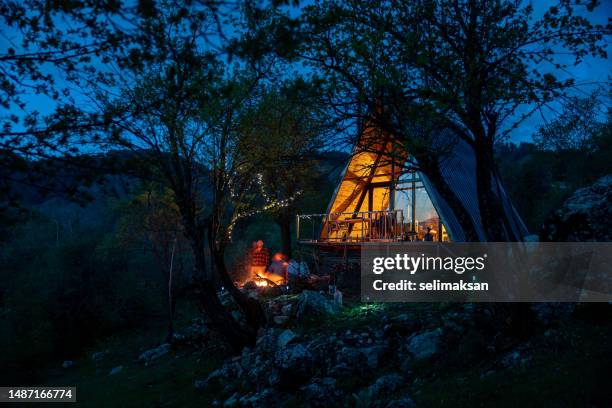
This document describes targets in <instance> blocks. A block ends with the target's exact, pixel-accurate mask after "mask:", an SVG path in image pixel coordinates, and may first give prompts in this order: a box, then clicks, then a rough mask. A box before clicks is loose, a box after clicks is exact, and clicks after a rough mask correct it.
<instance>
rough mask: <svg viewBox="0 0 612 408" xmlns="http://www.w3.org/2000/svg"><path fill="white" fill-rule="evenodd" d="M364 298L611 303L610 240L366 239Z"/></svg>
mask: <svg viewBox="0 0 612 408" xmlns="http://www.w3.org/2000/svg"><path fill="white" fill-rule="evenodd" d="M361 298H362V301H365V302H609V301H612V242H572V243H568V242H565V243H563V242H474V243H467V242H451V243H425V242H423V243H419V242H392V243H367V244H364V245H362V246H361Z"/></svg>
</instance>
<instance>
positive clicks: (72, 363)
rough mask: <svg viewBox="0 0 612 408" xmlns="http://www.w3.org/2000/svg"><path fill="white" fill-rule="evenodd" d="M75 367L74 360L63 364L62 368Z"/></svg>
mask: <svg viewBox="0 0 612 408" xmlns="http://www.w3.org/2000/svg"><path fill="white" fill-rule="evenodd" d="M73 365H74V361H72V360H66V361H64V362H63V363H62V367H63V368H70V367H72V366H73Z"/></svg>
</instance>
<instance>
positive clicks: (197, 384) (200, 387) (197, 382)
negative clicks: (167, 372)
mask: <svg viewBox="0 0 612 408" xmlns="http://www.w3.org/2000/svg"><path fill="white" fill-rule="evenodd" d="M206 385H208V383H207V382H206V380H195V381H194V382H193V387H194V388H195V389H196V390H203V389H204V388H206Z"/></svg>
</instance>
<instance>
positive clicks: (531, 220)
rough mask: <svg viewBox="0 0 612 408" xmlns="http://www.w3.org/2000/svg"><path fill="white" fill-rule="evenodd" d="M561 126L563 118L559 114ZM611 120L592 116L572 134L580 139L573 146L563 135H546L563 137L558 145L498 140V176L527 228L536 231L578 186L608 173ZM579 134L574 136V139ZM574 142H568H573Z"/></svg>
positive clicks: (611, 169)
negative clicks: (581, 129)
mask: <svg viewBox="0 0 612 408" xmlns="http://www.w3.org/2000/svg"><path fill="white" fill-rule="evenodd" d="M559 122H561V125H558V124H557V123H554V122H553V124H552V125H551V126H552V127H554V128H557V126H563V124H564V123H567V122H566V118H564V117H561V118H560V119H559ZM611 130H612V122H611V121H610V117H608V118H607V122H605V123H599V122H593V123H591V124H590V125H589V127H588V128H587V129H586V132H585V133H582V134H579V135H578V134H575V135H574V136H571V137H572V138H574V137H576V138H579V140H580V144H579V145H574V146H573V147H572V148H568V147H569V146H568V145H566V144H565V141H567V140H568V139H567V138H566V137H565V135H567V134H566V133H563V134H562V135H560V136H561V138H562V139H557V138H555V139H549V142H550V143H557V142H559V143H563V147H562V148H561V146H560V145H557V146H558V147H559V149H556V148H555V149H551V148H550V147H551V145H547V146H542V147H538V146H536V145H534V144H531V143H522V144H521V145H519V146H516V145H513V144H507V145H502V146H500V147H499V148H498V151H497V156H498V160H499V168H500V172H501V174H502V178H503V180H504V181H505V182H506V183H507V188H508V192H509V194H510V197H512V201H513V203H514V205H515V206H516V207H517V209H518V211H519V213H520V214H521V215H522V216H523V218H524V221H525V222H526V224H527V228H528V229H529V230H530V231H531V232H532V233H538V232H539V230H540V227H541V225H542V224H543V222H544V220H545V219H546V218H547V217H548V216H549V215H550V214H551V213H552V212H553V211H555V210H556V209H557V208H558V207H559V206H560V205H561V204H562V203H563V201H564V200H565V199H567V198H568V197H569V196H570V195H571V194H572V193H573V192H574V191H576V190H577V189H578V188H581V187H585V186H588V185H589V184H591V183H593V182H594V181H595V180H597V179H598V178H600V177H602V176H604V175H607V174H612V163H611V162H610V157H612V131H611ZM574 140H578V139H574ZM572 143H573V142H572Z"/></svg>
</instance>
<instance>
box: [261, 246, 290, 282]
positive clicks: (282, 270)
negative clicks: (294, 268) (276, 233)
mask: <svg viewBox="0 0 612 408" xmlns="http://www.w3.org/2000/svg"><path fill="white" fill-rule="evenodd" d="M288 267H289V263H288V262H287V259H286V257H285V255H283V254H281V253H280V252H279V253H276V254H274V256H273V257H272V263H271V264H270V266H269V267H268V273H267V274H266V278H267V279H269V280H271V281H272V282H274V283H276V284H277V285H281V284H283V283H284V282H286V281H287V268H288Z"/></svg>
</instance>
